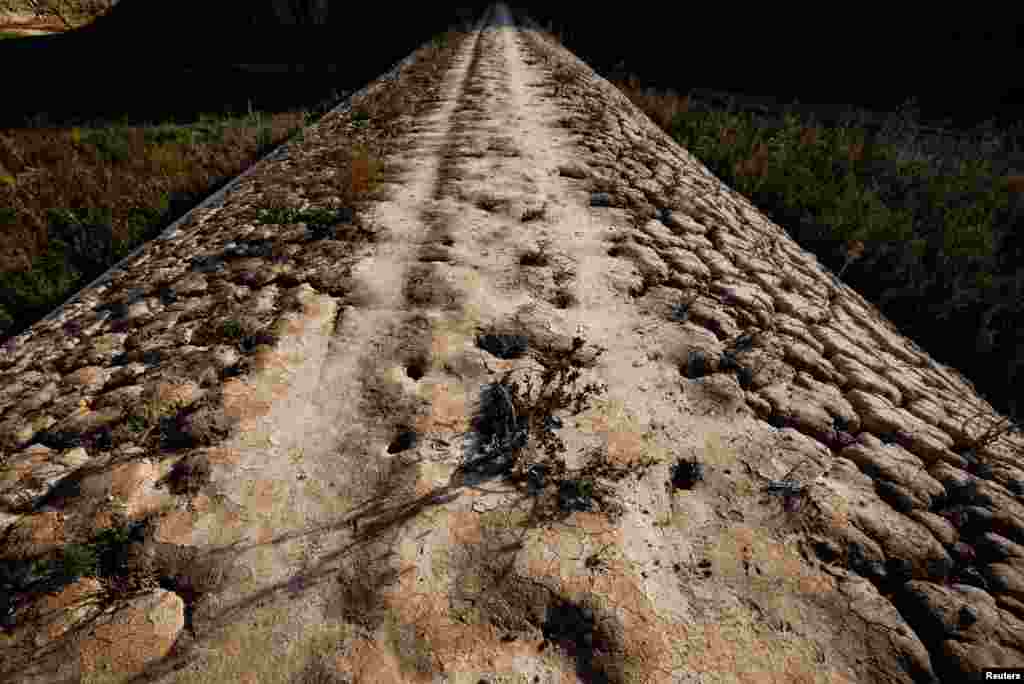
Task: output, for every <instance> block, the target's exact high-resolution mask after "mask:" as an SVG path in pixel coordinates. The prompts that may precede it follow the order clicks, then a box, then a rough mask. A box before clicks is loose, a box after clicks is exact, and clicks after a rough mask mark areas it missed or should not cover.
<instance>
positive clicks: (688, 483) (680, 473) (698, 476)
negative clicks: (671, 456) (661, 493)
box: [672, 458, 704, 489]
mask: <svg viewBox="0 0 1024 684" xmlns="http://www.w3.org/2000/svg"><path fill="white" fill-rule="evenodd" d="M703 479H704V464H703V463H698V462H697V459H696V458H695V459H694V460H692V461H687V460H684V459H679V460H678V461H676V464H675V465H674V466H672V487H673V488H675V489H693V487H694V485H696V484H697V483H698V482H700V481H701V480H703Z"/></svg>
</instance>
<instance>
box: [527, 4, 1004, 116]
mask: <svg viewBox="0 0 1024 684" xmlns="http://www.w3.org/2000/svg"><path fill="white" fill-rule="evenodd" d="M513 6H514V7H515V6H517V5H516V4H514V5H513ZM670 7H671V8H672V9H671V10H670V9H669V8H670ZM522 9H523V10H524V11H525V12H526V13H527V14H528V15H529V16H530V17H532V18H533V19H534V20H535V21H536V22H537V23H538V24H540V25H541V26H542V27H544V28H548V27H549V26H550V27H551V29H552V30H553V32H554V33H555V34H556V35H558V34H561V35H562V42H563V44H564V45H565V47H567V48H568V49H569V50H571V51H572V52H574V53H575V54H576V55H577V56H578V57H579V58H580V59H581V60H583V61H584V62H586V63H587V64H589V65H590V66H591V67H592V68H593V69H594V70H595V71H597V72H599V73H601V74H602V75H603V76H606V77H607V76H608V74H609V73H611V72H613V71H614V70H615V67H616V65H617V64H620V63H624V67H625V69H627V70H628V71H630V72H632V73H634V74H637V75H638V76H640V77H641V78H642V79H643V80H644V84H645V85H650V86H653V87H656V88H661V89H664V88H674V89H675V90H676V91H678V92H680V93H683V94H685V93H686V92H687V91H689V90H690V89H692V88H709V89H715V90H718V91H729V92H733V93H737V94H743V95H750V96H764V97H771V98H775V99H776V100H778V101H779V103H781V104H786V103H788V102H792V101H793V100H794V99H796V100H799V101H800V102H801V103H805V104H810V103H818V104H821V105H825V108H826V109H827V108H828V105H833V104H843V105H850V106H851V107H854V108H858V109H864V110H868V111H871V112H874V113H877V114H879V115H884V114H886V113H887V112H891V111H894V110H896V109H897V108H898V107H899V105H900V104H901V103H902V102H904V101H905V100H906V99H907V98H910V97H914V96H916V97H917V98H918V101H919V105H920V107H921V121H922V123H924V124H928V125H938V124H940V123H943V122H945V125H944V126H943V127H944V128H952V129H957V130H962V129H966V128H970V127H972V126H974V125H976V124H979V123H981V122H983V121H985V120H986V119H988V118H990V117H991V118H994V119H995V120H996V123H997V125H999V126H1000V127H1005V126H1006V125H1007V124H1008V123H1011V122H1013V121H1019V120H1021V119H1022V118H1024V81H1022V79H1021V75H1020V72H1019V70H1018V71H1016V72H1015V70H1014V69H1013V68H1012V66H1011V65H1013V64H1019V63H1021V61H1022V60H1024V30H1022V25H1021V22H1020V20H1019V17H1010V16H1002V17H1001V16H998V15H990V16H987V17H984V18H982V17H981V16H980V15H977V16H975V17H972V18H967V17H962V16H953V15H942V14H941V13H931V14H922V13H920V12H916V11H912V10H910V8H909V7H908V8H907V9H902V8H900V7H893V8H890V9H891V10H892V11H891V12H890V11H887V12H886V13H885V16H879V15H878V14H876V13H873V12H861V11H859V10H850V11H849V12H843V13H842V14H843V15H842V16H841V17H837V16H835V15H829V14H819V13H813V12H807V11H805V10H802V9H801V10H799V11H794V10H793V9H789V8H780V7H777V6H772V7H770V8H768V7H766V8H764V9H758V8H744V9H743V11H742V13H740V15H739V16H737V13H736V12H735V11H734V10H732V9H731V8H725V7H722V6H700V7H687V9H686V11H685V12H678V11H677V10H676V9H675V8H674V7H672V6H671V5H665V4H662V3H640V4H639V5H638V4H636V3H633V4H631V5H630V7H629V9H628V11H617V12H613V13H608V12H597V11H594V9H593V7H592V6H591V7H588V6H587V5H584V4H583V3H558V4H548V3H532V4H525V3H524V4H523V6H522ZM670 12H671V16H670V15H669V13H670ZM946 120H948V121H946Z"/></svg>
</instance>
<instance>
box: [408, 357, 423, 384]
mask: <svg viewBox="0 0 1024 684" xmlns="http://www.w3.org/2000/svg"><path fill="white" fill-rule="evenodd" d="M405 374H406V375H408V376H409V377H410V378H412V379H413V380H419V379H420V378H422V377H423V376H424V375H425V374H426V371H425V369H424V365H423V363H421V362H419V361H414V362H413V363H410V364H409V366H408V367H407V368H406V369H405Z"/></svg>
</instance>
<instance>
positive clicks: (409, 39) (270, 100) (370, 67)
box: [0, 0, 476, 127]
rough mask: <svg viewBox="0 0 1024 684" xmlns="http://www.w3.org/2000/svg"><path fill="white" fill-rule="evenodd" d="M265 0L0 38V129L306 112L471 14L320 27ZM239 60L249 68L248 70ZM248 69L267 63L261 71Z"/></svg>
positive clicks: (331, 22)
mask: <svg viewBox="0 0 1024 684" xmlns="http://www.w3.org/2000/svg"><path fill="white" fill-rule="evenodd" d="M270 4H272V3H259V2H254V3H244V4H243V3H238V2H221V3H213V4H211V3H203V4H199V3H195V2H189V1H186V2H182V3H175V5H174V6H173V8H172V11H171V12H168V13H166V16H165V13H161V12H158V11H155V10H154V7H153V6H152V3H138V2H135V1H134V0H122V2H121V3H119V4H118V5H117V6H116V7H115V8H114V9H113V10H112V11H111V12H110V13H109V14H108V15H106V16H102V17H99V18H98V19H97V20H96V21H95V22H93V23H92V24H90V25H88V26H85V27H82V28H80V29H77V30H74V31H69V32H67V33H64V34H60V35H53V36H39V37H31V38H24V39H18V40H8V41H3V42H2V43H0V64H3V65H4V91H5V93H4V106H3V108H2V110H0V127H13V126H17V125H23V123H24V122H25V121H26V120H32V118H33V117H37V118H36V119H35V122H41V123H44V124H45V123H49V124H54V125H61V124H63V125H68V124H73V123H79V122H81V123H84V122H86V121H89V120H95V119H115V120H120V119H122V118H123V119H126V120H127V121H128V122H129V123H143V122H145V121H152V120H161V121H167V120H169V119H182V120H189V119H194V118H195V117H196V116H198V114H200V113H204V112H210V113H224V112H229V111H230V112H237V113H244V112H246V111H247V110H248V109H249V108H250V107H251V108H252V109H258V110H262V111H265V112H272V111H282V110H285V109H289V108H293V107H301V106H308V105H310V103H313V102H319V101H320V100H322V99H324V98H326V97H329V96H330V94H331V93H332V92H340V91H353V90H358V89H359V88H361V87H362V86H363V85H365V84H366V83H367V82H369V81H372V80H373V79H375V78H376V77H378V76H379V75H380V74H381V73H383V72H385V71H386V70H388V69H389V68H391V66H393V65H394V64H395V63H396V62H398V61H399V60H401V59H402V58H404V57H405V56H406V55H408V54H409V53H410V52H411V51H413V50H415V49H416V48H417V47H418V46H419V45H420V44H422V43H423V42H425V41H427V40H429V39H430V38H431V36H433V35H435V34H437V33H439V32H441V31H444V30H445V29H446V28H448V27H449V26H451V25H453V24H455V23H456V22H457V21H459V20H460V18H468V19H472V18H475V16H476V10H467V9H460V8H458V7H456V6H445V5H435V4H431V5H430V6H429V7H419V8H417V7H414V6H410V7H404V6H403V7H402V8H401V10H400V11H398V10H395V9H394V8H392V7H386V8H385V7H382V6H379V5H372V6H369V7H367V6H365V5H364V6H359V7H352V6H345V7H344V8H342V7H341V3H335V5H336V7H332V11H333V12H334V13H335V14H336V15H337V16H335V15H330V16H329V17H328V18H327V19H328V20H327V23H324V24H322V25H306V26H298V25H295V24H292V25H287V24H280V23H278V21H279V20H278V18H277V17H275V16H274V14H273V12H272V11H271V10H270V9H269V5H270ZM246 65H248V66H246ZM256 65H272V66H263V67H259V66H256Z"/></svg>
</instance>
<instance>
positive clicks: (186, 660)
mask: <svg viewBox="0 0 1024 684" xmlns="http://www.w3.org/2000/svg"><path fill="white" fill-rule="evenodd" d="M535 28H536V27H533V26H532V25H530V24H525V25H521V24H517V23H515V22H513V21H512V19H511V17H510V15H509V11H508V9H507V8H506V7H504V6H502V5H497V6H494V7H492V8H491V9H490V11H489V12H488V14H487V15H486V16H485V17H484V19H482V20H481V21H480V23H479V24H478V25H477V26H476V27H475V28H474V30H473V31H470V32H467V33H465V34H463V35H462V36H461V37H460V39H459V40H458V41H457V42H456V44H454V45H450V46H449V48H448V49H446V50H443V51H440V52H438V51H436V50H433V51H432V50H429V49H427V48H426V46H425V47H423V48H421V49H420V50H418V51H417V52H415V53H413V54H412V55H410V57H409V58H407V59H406V60H404V61H403V62H402V63H401V64H399V65H398V66H396V68H395V69H393V70H392V71H391V72H389V73H388V74H386V75H385V76H383V77H382V78H381V79H379V80H378V81H376V82H375V83H373V84H371V85H370V86H368V87H367V88H365V89H364V90H362V91H360V92H359V93H356V94H355V95H353V96H352V98H351V99H350V101H349V102H347V103H346V104H345V105H343V106H341V107H339V108H338V109H337V110H335V111H334V112H332V113H331V114H329V115H327V116H326V117H324V119H323V120H321V121H320V122H319V123H318V124H317V125H316V126H314V127H312V128H311V129H309V130H308V131H307V134H306V136H305V137H304V139H303V140H302V141H297V142H294V143H291V144H289V145H288V146H287V147H286V148H284V149H282V150H279V151H278V152H277V153H275V154H273V155H271V157H270V158H268V159H266V160H264V161H263V162H261V163H260V164H258V165H257V166H255V167H253V169H251V170H250V171H249V172H247V173H246V174H244V175H243V176H242V177H240V178H239V179H238V180H237V182H235V183H234V184H232V185H231V186H229V188H227V189H226V191H225V192H221V193H218V194H217V195H216V196H215V197H214V198H212V199H211V200H210V201H208V202H206V203H204V204H203V205H201V206H200V207H199V208H197V209H196V210H194V211H193V212H192V213H191V214H189V215H188V216H187V217H185V219H183V220H182V221H181V222H179V223H178V224H176V225H175V226H172V227H171V228H170V229H169V230H168V231H167V232H166V233H165V234H164V235H162V236H161V237H160V238H158V239H157V240H154V241H153V242H152V243H150V244H147V245H145V246H144V247H142V248H140V250H138V251H137V252H136V253H134V254H133V255H131V256H129V257H128V258H127V259H126V260H125V262H123V263H122V264H121V265H120V267H119V268H115V269H114V270H112V271H111V272H110V273H108V274H106V275H105V276H104V277H103V278H101V279H99V280H98V281H97V282H95V283H93V284H91V285H90V286H89V287H87V288H85V290H83V291H82V292H81V293H80V295H79V296H78V297H77V298H76V299H75V300H73V301H71V302H69V303H67V304H65V305H64V306H63V307H61V309H59V310H57V311H56V312H54V314H53V315H51V316H50V317H49V318H47V319H46V320H44V321H42V322H40V323H38V324H36V325H35V326H33V327H32V329H30V330H29V331H27V332H26V333H25V334H23V335H21V336H20V337H19V338H17V339H16V340H15V342H14V343H13V344H10V345H8V346H7V347H6V348H5V349H4V350H3V351H2V352H0V441H2V448H3V451H2V452H0V535H2V546H0V553H2V557H3V566H0V567H2V568H3V574H2V575H0V590H2V591H0V619H2V620H3V623H4V627H5V630H4V632H3V633H2V635H0V653H2V656H3V657H2V658H0V663H2V664H0V679H2V680H3V681H5V682H6V681H11V682H66V681H83V682H85V681H88V682H100V681H133V682H149V681H153V682H156V681H160V682H182V683H185V682H211V683H212V682H218V683H219V682H235V681H238V682H550V683H555V682H558V683H563V682H564V683H568V682H588V683H589V682H616V683H618V682H622V683H625V682H693V683H696V682H755V681H756V682H767V681H778V682H782V681H787V682H831V683H838V682H851V683H854V682H856V683H858V684H859V683H866V682H887V683H894V682H906V683H908V684H909V683H911V682H939V681H942V682H953V681H963V679H964V676H965V675H968V674H976V673H978V672H980V670H981V668H982V667H985V666H997V665H1004V666H1007V665H1017V666H1020V665H1022V664H1024V485H1022V480H1024V472H1022V470H1021V467H1020V450H1021V448H1024V443H1022V440H1020V439H1019V438H1018V437H1016V436H1007V435H1003V436H1001V437H1000V438H999V439H996V440H988V441H987V442H986V441H985V440H982V441H981V442H980V443H979V439H978V438H979V437H980V436H983V435H982V433H984V432H985V429H986V427H985V426H986V425H990V424H992V422H993V421H997V420H998V419H999V416H998V415H996V414H995V412H994V411H993V409H992V408H991V407H990V406H988V405H987V404H986V403H985V402H984V401H982V400H981V399H980V398H979V397H978V396H977V395H976V394H975V392H974V391H973V388H972V387H971V385H970V383H968V382H966V381H965V380H964V379H963V378H962V377H961V376H960V375H959V374H957V373H956V372H955V371H953V370H951V369H948V368H945V367H942V366H940V365H939V364H936V363H935V362H933V361H932V360H931V359H930V358H929V357H928V355H927V353H925V352H924V351H922V350H921V349H919V348H917V347H916V346H915V345H914V344H912V343H911V342H910V341H909V340H907V339H906V338H905V337H903V336H901V335H900V334H899V332H898V331H896V330H895V329H894V328H893V327H892V325H891V324H889V323H888V322H887V321H885V320H884V319H883V318H882V317H881V316H880V315H879V313H878V312H877V311H876V310H875V309H874V308H873V307H872V306H871V305H870V304H868V303H867V302H865V301H864V300H863V299H862V298H860V297H859V296H858V295H857V294H856V293H855V292H853V291H851V290H850V289H849V288H848V287H846V286H844V285H843V284H842V283H841V282H840V281H839V280H838V279H837V278H836V277H834V276H833V275H832V274H830V273H828V272H826V271H825V270H824V269H823V268H822V267H821V266H820V265H819V264H818V263H817V262H816V260H815V259H814V257H813V256H811V255H809V254H807V253H806V252H804V251H802V250H801V249H800V248H799V247H798V246H797V245H796V244H795V243H794V242H793V241H792V240H791V239H790V238H789V237H788V236H787V234H786V233H785V231H784V230H783V229H782V228H781V227H779V226H777V225H774V224H772V223H771V222H770V221H768V220H767V219H766V218H765V217H764V216H762V215H761V214H760V213H759V212H758V211H757V210H756V209H755V208H754V207H753V206H752V205H751V204H750V203H749V202H747V201H746V200H745V199H743V198H742V197H740V196H738V195H737V194H736V193H734V192H732V191H731V190H729V189H728V188H726V187H724V186H723V185H722V184H721V183H720V182H719V181H718V180H717V179H716V178H715V177H714V176H713V175H712V174H711V173H709V172H708V170H707V169H706V168H705V167H704V166H703V165H701V164H700V163H699V162H698V161H697V160H696V159H695V158H694V157H693V156H691V155H690V154H689V153H688V152H686V151H685V150H683V149H681V148H680V147H679V146H678V145H677V144H675V143H674V142H673V141H672V140H671V139H670V138H668V136H666V135H665V134H664V133H663V132H662V131H660V130H659V129H658V128H657V127H655V126H654V125H653V124H652V123H651V122H650V121H649V120H648V119H647V118H646V117H645V116H644V115H643V114H641V113H640V112H639V111H638V110H637V109H636V108H635V107H634V106H633V105H631V104H630V103H629V102H628V100H626V98H625V97H624V96H622V95H621V94H620V93H619V92H618V91H617V90H616V89H615V88H614V87H613V86H611V85H610V84H609V83H608V82H606V81H604V80H603V79H601V78H599V77H598V76H597V75H596V74H594V72H593V71H592V70H590V69H589V68H588V67H587V66H586V65H585V64H583V63H581V62H580V61H579V60H578V59H576V58H575V57H574V56H573V55H571V54H569V53H568V52H566V51H565V50H564V49H562V48H560V47H558V46H556V45H554V44H553V43H551V42H550V41H549V40H548V39H547V38H546V37H544V36H543V35H542V34H540V33H539V32H538V31H536V30H535ZM428 57H429V58H428ZM395 98H399V99H404V101H405V104H406V111H407V113H406V114H405V115H403V116H401V117H399V118H398V119H397V120H396V121H395V122H394V123H393V125H391V126H389V127H388V128H387V130H382V129H378V128H375V126H374V124H373V117H372V116H371V117H370V120H369V122H368V123H367V122H365V120H364V118H363V117H357V116H354V114H355V112H356V111H357V109H358V110H359V111H367V110H369V111H372V110H373V107H374V106H376V104H378V103H380V102H382V101H384V100H391V101H394V99H395ZM354 141H361V142H363V143H367V144H369V143H373V144H379V145H381V146H382V149H386V150H387V151H388V155H389V156H388V160H389V171H388V181H389V182H388V183H387V184H386V185H385V186H384V191H383V192H381V193H379V194H378V195H377V196H375V197H374V198H373V200H372V201H368V202H366V203H365V205H363V206H359V207H353V208H346V209H345V210H344V211H341V212H339V213H338V214H336V216H338V217H339V219H338V220H332V221H324V220H323V219H322V216H323V215H324V214H323V213H322V211H321V213H317V210H322V209H323V208H324V207H325V206H327V205H328V204H329V201H330V196H331V193H330V183H331V176H332V159H334V158H335V156H336V155H338V154H341V153H343V149H342V148H343V147H344V146H346V145H350V144H352V143H353V142H354ZM282 205H283V206H284V207H285V208H287V209H289V210H291V211H290V212H289V211H280V210H278V211H275V212H271V214H270V215H268V214H267V213H266V212H265V211H264V210H266V209H267V208H269V207H278V209H280V207H281V206H282ZM268 216H271V217H270V218H268ZM274 217H276V218H274ZM316 217H321V218H316ZM531 378H532V380H531ZM555 381H559V382H562V383H563V384H564V385H573V384H574V383H575V386H576V387H577V388H578V387H579V386H585V388H586V391H583V392H581V394H583V395H586V397H587V400H586V401H580V402H574V401H571V399H572V395H571V393H570V394H569V395H566V394H564V393H563V394H559V393H558V392H557V391H554V390H553V389H552V388H553V387H554V384H553V383H554V382H555ZM524 388H525V391H524ZM538 406H540V407H544V408H545V410H544V411H541V410H540V409H538V408H537V407H538ZM542 451H543V452H545V453H546V456H545V455H544V454H542V453H541V452H542ZM527 466H528V467H527ZM90 540H91V541H90ZM86 542H89V543H92V544H93V546H91V547H82V546H77V547H76V546H74V545H75V544H80V545H81V544H85V543H86ZM82 548H93V549H94V550H95V549H99V550H101V552H98V553H97V556H96V557H95V563H93V564H92V566H93V568H94V571H93V572H89V573H71V572H69V571H64V572H63V573H61V572H57V571H55V570H53V569H54V568H58V567H63V568H67V567H69V566H74V565H75V559H76V558H77V559H79V561H78V563H79V567H81V560H80V559H81V549H82ZM69 549H78V551H77V552H75V553H72V552H70V551H69ZM33 561H34V562H33Z"/></svg>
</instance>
